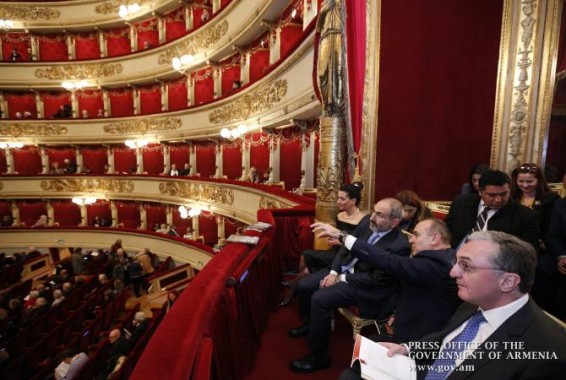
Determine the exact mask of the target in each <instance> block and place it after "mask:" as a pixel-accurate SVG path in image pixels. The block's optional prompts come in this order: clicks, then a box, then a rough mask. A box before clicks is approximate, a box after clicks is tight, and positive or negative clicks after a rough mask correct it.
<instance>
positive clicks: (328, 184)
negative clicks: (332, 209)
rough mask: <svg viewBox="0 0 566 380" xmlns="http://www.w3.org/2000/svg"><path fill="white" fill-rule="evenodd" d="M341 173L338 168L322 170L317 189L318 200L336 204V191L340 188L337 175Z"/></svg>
mask: <svg viewBox="0 0 566 380" xmlns="http://www.w3.org/2000/svg"><path fill="white" fill-rule="evenodd" d="M339 171H340V168H338V167H331V168H320V170H319V174H318V180H317V187H316V194H317V198H318V199H320V200H322V201H324V202H329V203H333V202H336V200H337V199H338V198H337V192H338V191H337V190H336V189H338V188H339V187H340V184H339V183H338V175H337V173H338V172H339Z"/></svg>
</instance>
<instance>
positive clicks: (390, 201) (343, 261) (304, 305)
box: [289, 198, 410, 373]
mask: <svg viewBox="0 0 566 380" xmlns="http://www.w3.org/2000/svg"><path fill="white" fill-rule="evenodd" d="M402 210H403V209H402V205H401V202H399V201H398V200H396V199H394V198H385V199H382V200H381V201H379V202H377V203H376V204H375V206H374V212H373V214H372V216H371V218H370V220H367V219H364V221H363V222H360V224H358V227H356V229H355V230H354V233H353V235H354V236H356V237H359V238H360V239H364V240H367V241H368V242H369V244H372V245H374V244H375V245H377V246H378V247H380V248H382V249H384V250H386V251H387V252H389V253H390V254H392V255H400V256H408V255H409V251H410V249H409V242H408V241H407V238H406V237H405V235H404V234H403V233H402V232H401V230H400V229H399V228H398V226H399V222H400V221H401V217H402ZM346 235H347V234H345V233H344V234H342V233H341V234H340V238H339V241H340V243H343V242H344V237H345V236H346ZM398 286H399V283H398V281H397V280H396V279H394V278H393V277H391V276H389V275H388V274H387V273H385V272H383V271H382V270H380V269H378V268H375V267H373V266H372V265H370V264H368V263H366V262H363V261H361V260H358V259H356V258H354V257H352V255H351V253H350V252H349V251H348V249H346V248H345V247H343V248H341V249H340V252H339V253H338V254H337V255H336V257H335V258H334V261H333V262H332V266H331V270H330V271H329V270H328V269H323V270H320V271H318V272H316V273H313V274H310V275H308V276H306V277H303V278H302V279H301V280H300V281H299V284H298V287H297V291H298V294H299V302H300V303H299V306H300V314H301V316H302V317H303V318H304V320H305V323H304V324H303V325H301V326H299V327H297V328H294V329H291V330H290V331H289V335H290V336H291V337H300V336H305V335H307V343H308V346H309V348H310V354H309V355H307V356H306V357H304V358H301V359H297V360H293V361H292V362H291V363H290V368H291V369H292V370H293V371H296V372H302V373H309V372H313V371H317V370H320V369H323V368H326V367H328V366H329V364H330V356H329V354H328V344H329V342H328V341H329V334H330V319H331V315H332V312H333V311H334V310H335V309H336V308H339V307H346V306H351V305H356V306H357V307H358V309H359V311H360V315H361V316H362V317H364V318H373V319H383V318H384V317H386V316H388V315H390V314H391V313H392V311H393V310H394V308H395V302H396V296H397V291H398Z"/></svg>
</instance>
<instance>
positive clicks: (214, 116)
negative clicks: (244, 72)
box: [208, 79, 287, 124]
mask: <svg viewBox="0 0 566 380" xmlns="http://www.w3.org/2000/svg"><path fill="white" fill-rule="evenodd" d="M285 94H287V81H286V80H285V79H280V80H277V81H275V82H272V83H269V84H267V85H265V86H262V87H260V88H258V89H257V90H255V91H252V92H250V93H249V94H246V95H245V96H242V97H239V98H238V99H236V100H234V101H233V102H230V103H228V104H226V105H225V106H222V107H218V108H217V109H215V110H214V111H212V112H211V113H210V114H209V116H208V120H210V122H211V123H214V124H226V123H230V122H232V121H239V120H245V119H247V118H248V117H249V116H250V115H253V114H255V113H259V112H262V111H266V110H268V109H270V108H272V107H273V106H274V105H275V104H276V103H279V102H280V101H281V100H282V99H283V97H284V96H285Z"/></svg>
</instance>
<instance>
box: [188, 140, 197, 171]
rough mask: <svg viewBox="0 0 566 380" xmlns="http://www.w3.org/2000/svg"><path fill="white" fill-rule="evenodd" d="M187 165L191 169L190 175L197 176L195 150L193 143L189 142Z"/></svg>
mask: <svg viewBox="0 0 566 380" xmlns="http://www.w3.org/2000/svg"><path fill="white" fill-rule="evenodd" d="M189 163H190V164H189V165H190V168H191V175H192V176H194V175H196V174H197V150H196V147H195V145H194V144H193V142H192V141H191V142H189Z"/></svg>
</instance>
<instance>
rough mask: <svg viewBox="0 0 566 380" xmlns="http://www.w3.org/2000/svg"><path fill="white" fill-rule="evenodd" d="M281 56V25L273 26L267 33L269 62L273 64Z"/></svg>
mask: <svg viewBox="0 0 566 380" xmlns="http://www.w3.org/2000/svg"><path fill="white" fill-rule="evenodd" d="M280 57H281V27H280V26H279V27H277V28H273V30H272V31H271V33H270V34H269V64H273V63H275V62H277V61H278V60H279V58H280Z"/></svg>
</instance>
